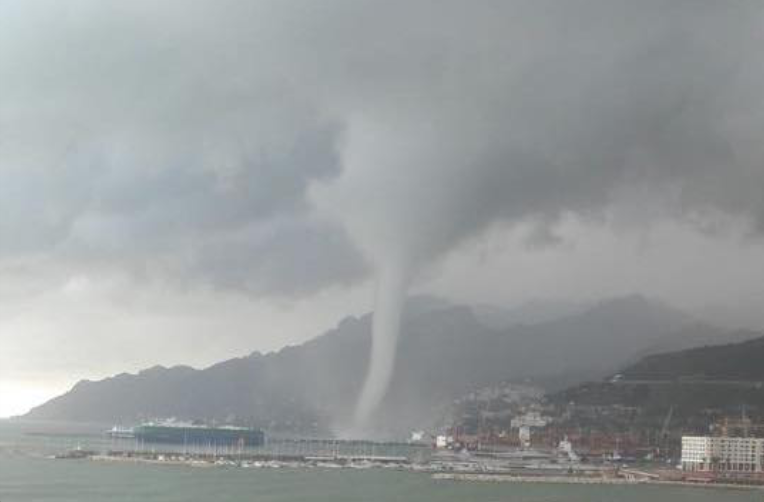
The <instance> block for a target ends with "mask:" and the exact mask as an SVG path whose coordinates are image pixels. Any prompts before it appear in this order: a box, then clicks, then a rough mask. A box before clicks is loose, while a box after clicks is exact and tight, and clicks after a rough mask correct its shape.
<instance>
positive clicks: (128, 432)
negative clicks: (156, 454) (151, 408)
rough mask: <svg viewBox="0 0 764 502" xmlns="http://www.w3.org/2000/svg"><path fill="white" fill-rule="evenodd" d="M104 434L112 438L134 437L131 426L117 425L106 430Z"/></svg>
mask: <svg viewBox="0 0 764 502" xmlns="http://www.w3.org/2000/svg"><path fill="white" fill-rule="evenodd" d="M106 435H107V436H109V437H110V438H112V439H132V438H134V437H135V434H134V432H133V428H132V427H120V426H119V425H115V426H114V427H112V428H111V429H109V430H108V431H106Z"/></svg>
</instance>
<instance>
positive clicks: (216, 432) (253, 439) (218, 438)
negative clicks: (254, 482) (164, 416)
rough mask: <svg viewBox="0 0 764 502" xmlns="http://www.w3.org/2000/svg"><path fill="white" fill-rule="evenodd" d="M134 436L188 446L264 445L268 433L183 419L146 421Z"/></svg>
mask: <svg viewBox="0 0 764 502" xmlns="http://www.w3.org/2000/svg"><path fill="white" fill-rule="evenodd" d="M133 436H134V437H135V439H137V440H138V441H144V442H146V443H169V444H188V445H209V444H211V445H218V446H223V445H231V446H233V445H238V446H261V445H262V444H263V443H264V442H265V434H264V433H263V431H262V430H260V429H254V428H248V427H236V426H232V425H224V426H219V427H215V426H207V425H198V424H191V423H184V422H169V423H145V424H142V425H138V426H136V427H133Z"/></svg>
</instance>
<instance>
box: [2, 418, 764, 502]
mask: <svg viewBox="0 0 764 502" xmlns="http://www.w3.org/2000/svg"><path fill="white" fill-rule="evenodd" d="M93 430H94V428H93V426H83V425H72V424H56V425H55V426H52V425H51V424H49V423H48V424H39V423H28V422H11V421H3V420H0V502H17V501H18V502H27V501H34V502H44V501H61V502H91V501H99V502H100V501H108V502H128V501H129V502H137V501H142V502H159V501H162V502H174V501H178V502H181V501H183V502H196V501H198V502H246V501H253V502H296V501H311V502H365V501H368V502H404V501H406V502H407V501H411V502H754V501H755V502H762V501H764V491H749V490H727V489H718V488H715V489H710V488H701V487H697V488H696V487H683V486H655V485H639V486H631V485H616V486H612V485H559V484H536V483H534V484H521V483H483V482H465V481H443V480H434V479H432V477H431V476H430V475H429V474H426V473H415V472H408V471H398V470H392V469H363V470H355V469H329V468H326V469H323V468H280V469H276V468H257V469H255V468H250V469H244V468H239V467H235V466H208V467H197V466H191V465H157V464H141V463H125V462H102V461H94V460H87V459H53V458H51V455H52V454H54V453H56V452H61V451H64V450H66V449H71V448H77V447H81V448H86V447H98V446H99V445H100V446H102V443H101V442H102V441H103V440H104V439H103V437H102V436H101V435H100V434H98V433H94V432H93Z"/></svg>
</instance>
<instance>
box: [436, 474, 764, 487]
mask: <svg viewBox="0 0 764 502" xmlns="http://www.w3.org/2000/svg"><path fill="white" fill-rule="evenodd" d="M432 479H434V480H436V481H458V482H479V483H538V484H570V485H657V486H685V487H692V488H714V489H724V490H745V491H764V486H762V485H746V484H733V483H696V482H692V481H670V480H654V479H639V480H635V479H625V478H603V477H584V476H522V475H519V476H518V475H513V474H504V473H500V474H486V473H458V472H454V473H450V472H436V473H433V474H432Z"/></svg>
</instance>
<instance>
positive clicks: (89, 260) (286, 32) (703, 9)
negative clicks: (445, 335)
mask: <svg viewBox="0 0 764 502" xmlns="http://www.w3.org/2000/svg"><path fill="white" fill-rule="evenodd" d="M761 47H764V4H762V3H761V2H759V1H758V0H751V1H728V2H718V1H710V0H709V1H699V0H692V1H681V0H671V1H668V0H666V1H650V0H645V1H640V2H634V1H617V0H601V1H587V0H577V1H571V2H567V1H555V2H552V1H543V0H542V1H539V0H533V1H508V0H495V1H493V0H484V1H480V2H469V1H464V0H462V1H456V0H454V1H450V0H414V1H411V0H407V1H403V0H401V1H395V0H394V1H385V2H383V1H364V0H326V1H321V2H312V1H284V0H261V1H250V0H215V1H212V0H210V1H193V2H188V1H181V0H161V1H157V0H152V1H140V0H138V1H132V2H125V1H116V0H115V1H108V0H70V1H67V2H61V1H57V0H49V1H43V0H39V1H38V0H0V416H4V415H10V414H14V413H19V412H23V411H25V410H26V409H27V408H28V407H29V406H31V405H34V404H38V403H39V402H40V401H43V400H45V399H46V398H48V397H51V396H53V395H55V394H56V393H59V392H61V391H64V390H66V389H67V388H68V387H69V386H70V385H71V384H73V383H74V382H76V381H77V380H79V379H81V378H91V379H95V378H102V377H104V376H107V375H110V374H114V373H118V372H121V371H135V370H138V369H140V368H142V367H146V366H150V365H154V364H164V365H171V364H180V363H186V364H191V365H194V366H204V365H207V364H210V363H213V362H215V361H218V360H220V359H223V358H226V357H232V356H239V355H244V354H247V353H249V352H251V351H254V350H259V351H267V350H275V349H278V348H279V347H281V346H283V345H285V344H289V343H298V342H300V341H303V340H305V339H307V338H310V337H312V336H315V335H316V334H319V333H320V332H322V331H324V330H325V329H328V328H330V327H331V326H333V325H334V324H335V323H336V322H337V321H338V320H339V319H340V318H342V317H344V316H345V315H349V314H360V313H363V312H365V311H368V310H370V309H371V308H372V299H373V291H372V290H373V285H374V277H375V273H376V271H377V270H378V268H379V267H380V266H381V265H382V264H384V262H385V261H386V260H388V259H389V257H390V256H395V257H403V259H405V260H406V262H407V264H408V266H409V267H410V268H411V271H412V272H411V273H412V276H413V291H414V292H417V293H428V294H435V295H439V296H443V297H446V298H450V299H452V300H454V301H459V302H465V303H493V304H498V305H507V306H509V305H516V304H520V303H523V302H525V301H527V300H530V299H538V298H542V299H543V298H572V299H575V300H583V301H590V300H593V299H597V298H603V297H608V296H614V295H622V294H629V293H634V292H638V293H642V294H645V295H647V296H651V297H656V298H660V299H663V300H665V301H667V302H670V303H672V304H674V305H676V306H678V307H680V308H683V309H686V310H688V311H690V312H692V313H696V314H698V315H702V316H705V317H707V318H711V319H712V320H717V321H718V322H719V323H722V324H726V325H740V326H754V327H757V328H762V327H764V309H762V308H761V305H762V304H763V303H764V266H762V265H763V264H764V242H763V241H762V232H764V141H762V139H764V138H762V134H763V133H764V92H763V91H762V89H764V53H763V52H762V50H761Z"/></svg>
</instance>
